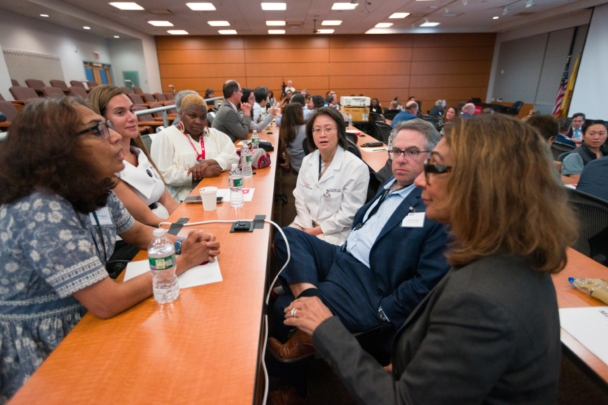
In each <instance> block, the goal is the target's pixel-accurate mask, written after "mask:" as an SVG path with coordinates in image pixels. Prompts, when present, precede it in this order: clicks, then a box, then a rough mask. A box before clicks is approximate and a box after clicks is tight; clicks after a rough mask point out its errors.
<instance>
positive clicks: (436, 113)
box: [429, 100, 447, 118]
mask: <svg viewBox="0 0 608 405" xmlns="http://www.w3.org/2000/svg"><path fill="white" fill-rule="evenodd" d="M446 106H447V102H446V101H445V100H437V102H436V103H435V105H434V106H433V107H432V108H431V110H430V111H429V115H430V116H431V117H435V118H441V117H442V116H443V115H444V114H445V107H446Z"/></svg>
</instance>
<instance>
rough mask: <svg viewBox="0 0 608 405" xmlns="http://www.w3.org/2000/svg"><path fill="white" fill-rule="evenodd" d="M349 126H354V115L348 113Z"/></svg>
mask: <svg viewBox="0 0 608 405" xmlns="http://www.w3.org/2000/svg"><path fill="white" fill-rule="evenodd" d="M348 126H349V127H352V126H353V116H352V115H350V114H348Z"/></svg>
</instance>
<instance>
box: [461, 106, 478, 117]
mask: <svg viewBox="0 0 608 405" xmlns="http://www.w3.org/2000/svg"><path fill="white" fill-rule="evenodd" d="M461 111H462V112H461V113H460V116H461V117H462V118H471V117H472V116H473V114H475V104H473V103H466V104H465V105H463V106H462V110H461Z"/></svg>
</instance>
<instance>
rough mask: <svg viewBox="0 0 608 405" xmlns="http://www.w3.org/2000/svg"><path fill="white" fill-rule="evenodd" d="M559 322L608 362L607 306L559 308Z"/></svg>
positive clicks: (591, 350)
mask: <svg viewBox="0 0 608 405" xmlns="http://www.w3.org/2000/svg"><path fill="white" fill-rule="evenodd" d="M559 322H560V324H561V326H562V328H564V329H565V330H566V332H568V333H569V334H571V335H572V337H574V338H575V339H576V340H578V341H579V342H580V343H581V344H582V345H583V346H585V347H586V348H587V350H589V351H590V352H591V353H593V354H595V355H596V356H597V357H598V358H599V359H600V360H602V361H603V362H604V363H606V364H608V345H607V344H606V342H608V307H587V308H564V309H560V310H559Z"/></svg>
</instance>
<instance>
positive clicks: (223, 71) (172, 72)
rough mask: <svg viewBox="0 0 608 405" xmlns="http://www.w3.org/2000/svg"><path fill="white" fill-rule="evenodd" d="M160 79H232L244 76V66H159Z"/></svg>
mask: <svg viewBox="0 0 608 405" xmlns="http://www.w3.org/2000/svg"><path fill="white" fill-rule="evenodd" d="M159 67H160V75H161V77H167V78H178V79H186V78H195V77H201V76H203V77H221V78H224V80H225V78H226V77H233V76H245V65H244V64H242V63H217V64H209V63H207V64H205V63H192V64H186V63H184V64H170V65H169V64H161V65H160V66H159Z"/></svg>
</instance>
